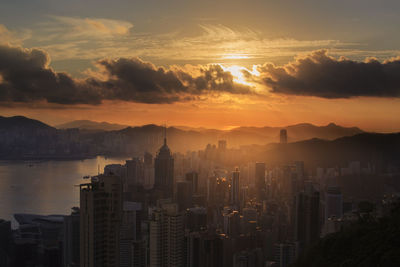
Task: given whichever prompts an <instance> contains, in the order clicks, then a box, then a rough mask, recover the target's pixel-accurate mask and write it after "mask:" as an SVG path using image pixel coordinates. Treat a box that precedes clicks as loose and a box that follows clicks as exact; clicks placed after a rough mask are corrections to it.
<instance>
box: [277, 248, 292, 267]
mask: <svg viewBox="0 0 400 267" xmlns="http://www.w3.org/2000/svg"><path fill="white" fill-rule="evenodd" d="M274 247H275V253H274V254H275V262H276V264H277V265H276V266H277V267H287V266H289V265H290V264H291V263H293V262H294V260H295V255H296V246H295V244H293V243H279V244H275V246H274Z"/></svg>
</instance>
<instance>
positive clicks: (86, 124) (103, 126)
mask: <svg viewBox="0 0 400 267" xmlns="http://www.w3.org/2000/svg"><path fill="white" fill-rule="evenodd" d="M55 127H56V128H57V129H71V128H77V129H80V130H92V131H115V130H121V129H124V128H126V127H128V126H127V125H122V124H116V123H108V122H104V121H103V122H97V121H90V120H76V121H71V122H67V123H63V124H60V125H56V126H55Z"/></svg>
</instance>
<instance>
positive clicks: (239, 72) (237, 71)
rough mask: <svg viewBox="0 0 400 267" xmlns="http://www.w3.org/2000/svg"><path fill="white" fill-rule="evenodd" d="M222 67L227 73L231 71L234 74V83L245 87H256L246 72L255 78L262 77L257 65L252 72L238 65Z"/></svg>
mask: <svg viewBox="0 0 400 267" xmlns="http://www.w3.org/2000/svg"><path fill="white" fill-rule="evenodd" d="M221 67H222V68H223V69H224V70H225V71H229V72H230V73H231V74H232V76H233V81H234V82H236V83H240V84H243V85H248V86H252V85H254V83H253V82H252V81H249V79H247V78H246V72H248V73H250V74H251V75H254V76H260V73H259V72H258V71H257V66H256V65H253V68H252V70H249V69H247V68H245V67H242V66H238V65H232V66H221Z"/></svg>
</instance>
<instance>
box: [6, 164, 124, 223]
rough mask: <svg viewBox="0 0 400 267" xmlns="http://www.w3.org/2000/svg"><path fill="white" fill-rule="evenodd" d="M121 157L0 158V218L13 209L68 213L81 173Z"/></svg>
mask: <svg viewBox="0 0 400 267" xmlns="http://www.w3.org/2000/svg"><path fill="white" fill-rule="evenodd" d="M124 162H125V159H124V158H104V157H97V158H94V159H85V160H68V161H29V162H28V161H0V218H1V219H6V220H12V221H13V227H15V226H16V223H15V221H14V219H13V214H14V213H34V214H44V215H46V214H69V213H70V210H71V208H72V207H74V206H79V187H77V186H76V185H79V184H81V183H87V182H88V180H85V179H83V176H85V175H96V174H97V173H98V169H100V171H101V172H102V171H103V169H104V166H105V165H107V164H114V163H124Z"/></svg>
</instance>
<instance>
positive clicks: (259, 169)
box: [255, 162, 265, 200]
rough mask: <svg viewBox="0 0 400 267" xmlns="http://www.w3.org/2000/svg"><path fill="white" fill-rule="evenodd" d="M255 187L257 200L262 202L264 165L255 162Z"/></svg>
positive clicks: (263, 195) (263, 196)
mask: <svg viewBox="0 0 400 267" xmlns="http://www.w3.org/2000/svg"><path fill="white" fill-rule="evenodd" d="M255 180H256V181H255V185H256V193H257V198H258V199H260V200H262V199H264V198H265V163H264V162H257V163H256V170H255Z"/></svg>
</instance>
